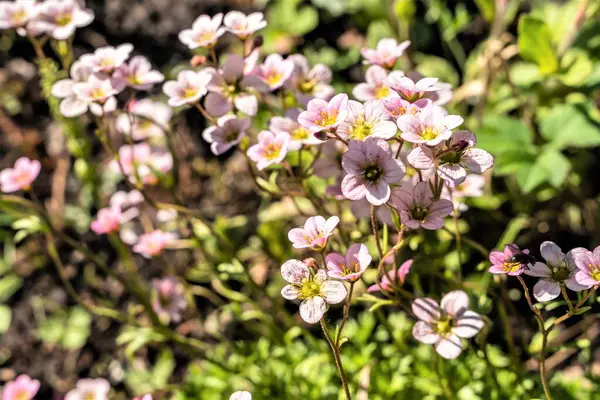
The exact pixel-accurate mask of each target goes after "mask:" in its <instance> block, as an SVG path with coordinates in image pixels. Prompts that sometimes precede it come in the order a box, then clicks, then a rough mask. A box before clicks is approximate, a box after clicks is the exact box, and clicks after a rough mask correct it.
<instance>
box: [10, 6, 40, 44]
mask: <svg viewBox="0 0 600 400" xmlns="http://www.w3.org/2000/svg"><path fill="white" fill-rule="evenodd" d="M40 11H41V7H40V4H39V3H37V2H36V0H17V1H14V2H10V1H1V2H0V29H16V30H17V32H18V33H19V35H21V36H25V35H26V34H27V30H26V29H25V26H26V25H27V23H28V22H29V21H32V20H34V19H35V18H36V17H37V16H38V14H39V13H40Z"/></svg>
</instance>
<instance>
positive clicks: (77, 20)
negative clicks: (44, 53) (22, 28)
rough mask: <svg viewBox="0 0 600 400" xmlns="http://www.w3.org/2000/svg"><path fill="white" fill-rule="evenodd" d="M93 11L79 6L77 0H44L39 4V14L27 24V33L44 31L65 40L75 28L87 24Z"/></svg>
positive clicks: (57, 38)
mask: <svg viewBox="0 0 600 400" xmlns="http://www.w3.org/2000/svg"><path fill="white" fill-rule="evenodd" d="M93 20H94V13H93V12H92V11H91V10H89V9H87V8H81V5H80V2H79V1H77V0H46V1H45V2H43V3H41V4H40V13H39V15H38V16H37V17H36V18H34V19H33V20H31V21H30V22H29V24H27V33H29V34H33V35H37V34H40V33H46V34H48V35H49V36H51V37H52V38H54V39H56V40H66V39H68V38H69V37H70V36H71V35H73V33H75V29H77V28H81V27H84V26H87V25H89V24H90V23H91V22H92V21H93Z"/></svg>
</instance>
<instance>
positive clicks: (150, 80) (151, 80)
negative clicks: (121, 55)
mask: <svg viewBox="0 0 600 400" xmlns="http://www.w3.org/2000/svg"><path fill="white" fill-rule="evenodd" d="M113 78H114V79H117V80H119V81H121V82H122V85H124V86H129V87H132V88H134V89H137V90H150V89H151V88H152V86H153V85H154V84H156V83H160V82H162V81H164V80H165V76H164V75H163V74H161V73H160V72H158V71H155V70H153V69H152V65H151V64H150V61H148V59H147V58H146V57H143V56H135V57H133V58H132V59H131V60H129V62H128V63H124V64H122V65H121V66H120V67H119V68H118V69H117V70H116V71H115V73H114V74H113Z"/></svg>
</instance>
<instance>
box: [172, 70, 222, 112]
mask: <svg viewBox="0 0 600 400" xmlns="http://www.w3.org/2000/svg"><path fill="white" fill-rule="evenodd" d="M211 79H212V75H211V74H210V72H209V70H208V69H204V70H201V71H198V72H194V71H181V72H179V74H177V80H176V81H167V82H165V84H164V85H163V92H165V94H166V95H167V96H169V105H170V106H171V107H179V106H182V105H184V104H194V103H196V102H197V101H198V100H200V98H201V97H202V96H204V95H205V94H206V93H207V91H208V89H207V87H208V84H209V83H210V81H211Z"/></svg>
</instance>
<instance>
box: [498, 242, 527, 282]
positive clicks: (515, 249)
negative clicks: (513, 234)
mask: <svg viewBox="0 0 600 400" xmlns="http://www.w3.org/2000/svg"><path fill="white" fill-rule="evenodd" d="M522 254H525V255H528V254H529V250H527V249H524V250H521V249H519V246H517V245H516V244H512V243H511V244H507V245H506V246H504V251H492V252H491V253H490V262H491V263H492V266H491V267H490V268H489V270H488V271H489V272H491V273H492V274H508V275H511V276H516V275H521V274H522V273H523V272H525V268H527V267H529V265H530V263H529V262H528V260H525V262H523V260H521V259H520V258H519V257H520V256H521V255H522Z"/></svg>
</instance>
